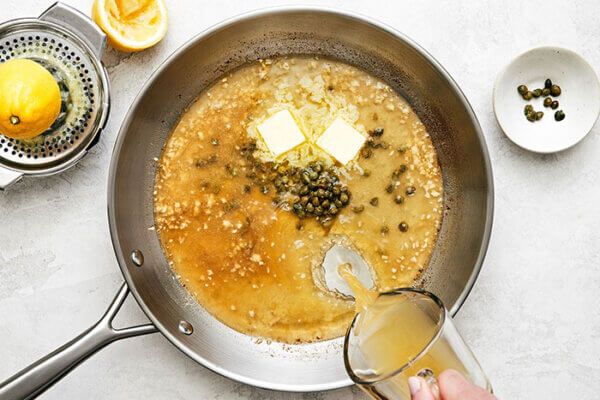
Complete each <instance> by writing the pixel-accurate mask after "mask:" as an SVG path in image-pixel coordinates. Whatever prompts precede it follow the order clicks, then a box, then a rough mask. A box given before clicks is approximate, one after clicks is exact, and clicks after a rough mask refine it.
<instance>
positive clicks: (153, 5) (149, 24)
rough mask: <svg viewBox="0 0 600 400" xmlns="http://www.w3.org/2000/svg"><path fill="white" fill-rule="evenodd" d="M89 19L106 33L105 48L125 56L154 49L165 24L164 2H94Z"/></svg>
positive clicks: (166, 16)
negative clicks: (122, 52) (129, 53)
mask: <svg viewBox="0 0 600 400" xmlns="http://www.w3.org/2000/svg"><path fill="white" fill-rule="evenodd" d="M92 19H93V20H94V22H96V24H98V26H99V27H100V28H101V29H102V30H103V31H104V32H105V33H106V35H107V36H108V41H109V44H110V45H111V46H112V47H113V48H115V49H117V50H120V51H125V52H133V51H140V50H144V49H147V48H148V47H151V46H154V45H155V44H156V43H158V42H160V40H161V39H162V38H163V37H164V36H165V33H166V32H167V26H168V24H169V21H168V15H167V6H166V5H165V1H164V0H95V1H94V5H93V6H92Z"/></svg>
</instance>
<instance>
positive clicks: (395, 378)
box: [338, 264, 468, 399]
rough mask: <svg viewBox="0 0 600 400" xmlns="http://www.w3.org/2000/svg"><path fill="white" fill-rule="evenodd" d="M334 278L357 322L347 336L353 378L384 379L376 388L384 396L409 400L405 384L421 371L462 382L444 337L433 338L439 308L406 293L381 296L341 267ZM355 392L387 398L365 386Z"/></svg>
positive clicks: (455, 357)
mask: <svg viewBox="0 0 600 400" xmlns="http://www.w3.org/2000/svg"><path fill="white" fill-rule="evenodd" d="M338 273H339V274H340V276H341V277H342V278H343V279H344V280H345V281H346V282H347V283H348V285H349V286H350V288H351V289H352V291H353V292H354V295H355V301H356V312H357V313H358V316H357V319H356V323H355V325H354V329H353V330H352V331H351V333H350V335H351V336H352V337H350V338H349V339H350V340H349V343H350V344H351V348H349V350H348V352H349V356H348V359H349V360H350V361H351V367H352V371H353V373H354V374H355V375H356V376H357V377H359V378H360V379H361V380H364V381H373V380H377V381H379V380H380V379H383V381H382V382H380V383H378V384H377V386H378V388H379V389H378V390H380V388H381V385H382V384H383V385H385V386H386V387H387V390H386V392H388V393H390V392H391V393H398V394H399V395H400V396H399V397H398V398H401V399H403V398H407V399H409V398H410V392H409V388H408V383H407V382H408V378H409V377H411V376H415V375H417V374H419V372H421V371H424V370H431V371H432V372H433V374H434V375H435V376H437V375H438V374H440V373H441V372H442V371H443V370H445V369H449V368H451V369H454V370H457V371H458V372H460V373H461V374H463V375H465V376H467V371H468V368H467V367H466V366H465V365H464V364H463V362H462V361H461V359H460V358H459V356H458V355H457V354H456V353H455V351H454V350H453V346H452V343H450V341H449V340H448V339H447V336H446V335H443V334H442V335H439V336H438V332H440V329H441V328H442V327H441V324H443V319H441V320H440V318H439V308H438V309H434V308H432V307H430V306H428V304H427V303H426V299H419V298H418V297H409V296H410V294H407V293H399V294H392V295H382V296H380V295H379V293H378V292H377V291H375V290H369V289H367V288H366V287H365V286H364V285H363V284H362V283H361V282H360V280H358V278H356V276H354V274H353V273H352V269H351V267H350V265H349V264H343V265H340V266H339V267H338ZM449 337H451V336H449ZM421 373H423V372H421ZM433 381H435V380H434V379H433ZM360 386H361V388H362V389H363V390H365V391H367V392H368V393H370V394H371V395H373V397H375V398H386V397H380V396H378V395H376V394H374V393H372V392H371V390H372V388H371V387H370V386H365V385H360ZM402 396H405V397H402ZM392 398H393V397H392Z"/></svg>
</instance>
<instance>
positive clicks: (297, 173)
mask: <svg viewBox="0 0 600 400" xmlns="http://www.w3.org/2000/svg"><path fill="white" fill-rule="evenodd" d="M240 150H241V152H242V155H243V156H244V157H245V158H246V159H247V160H248V161H250V162H251V164H250V170H249V171H248V172H247V173H246V177H247V178H250V179H252V180H253V182H254V183H255V184H256V185H257V186H259V188H260V191H261V193H263V194H268V193H269V192H270V190H271V187H272V186H274V187H275V191H276V192H277V196H276V197H274V198H273V203H274V204H276V205H277V206H284V207H289V208H290V209H291V210H292V211H293V212H294V213H295V214H296V215H297V216H298V218H300V219H301V220H302V219H305V218H309V217H313V218H316V219H317V221H319V222H320V223H321V225H322V226H323V227H325V228H329V227H330V226H331V225H332V224H333V222H334V218H335V216H336V215H337V214H338V213H339V212H340V210H341V209H342V208H344V207H346V206H347V205H348V203H349V202H350V191H349V190H348V187H347V186H346V185H343V184H342V183H341V182H340V179H339V177H338V175H337V174H336V173H335V171H334V170H333V168H327V167H325V164H324V163H323V162H322V161H315V162H311V163H309V164H308V166H307V167H306V168H301V167H296V166H292V165H289V162H287V161H283V162H281V163H276V162H267V163H264V162H261V161H259V160H257V159H255V158H254V155H253V153H254V151H255V150H256V143H253V142H251V143H249V144H247V145H244V146H242V147H241V148H240ZM229 170H230V169H228V171H229ZM271 185H272V186H271ZM251 190H252V188H251V187H249V186H248V187H247V188H246V187H245V188H244V192H246V193H249V192H251ZM287 194H289V195H287ZM302 226H303V223H302V222H301V221H299V222H298V224H297V225H296V227H297V228H298V229H302Z"/></svg>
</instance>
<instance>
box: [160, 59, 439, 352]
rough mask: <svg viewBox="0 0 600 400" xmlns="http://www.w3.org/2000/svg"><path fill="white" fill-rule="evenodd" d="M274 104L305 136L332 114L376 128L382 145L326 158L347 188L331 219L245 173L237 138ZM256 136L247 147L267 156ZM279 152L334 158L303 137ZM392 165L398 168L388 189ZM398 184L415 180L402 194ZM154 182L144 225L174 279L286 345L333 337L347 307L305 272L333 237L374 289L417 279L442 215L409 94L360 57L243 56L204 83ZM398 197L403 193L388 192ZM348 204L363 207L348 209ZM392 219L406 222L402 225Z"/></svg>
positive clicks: (218, 313)
mask: <svg viewBox="0 0 600 400" xmlns="http://www.w3.org/2000/svg"><path fill="white" fill-rule="evenodd" d="M282 107H283V108H290V109H293V110H295V111H294V113H295V116H296V117H297V119H298V121H299V124H300V125H301V128H302V130H303V132H304V133H305V135H306V136H307V137H309V139H314V138H315V137H316V136H318V134H320V133H321V132H323V130H324V129H325V128H326V127H327V126H328V124H330V123H331V122H332V121H333V120H334V119H335V118H336V116H337V115H343V116H344V118H345V119H346V120H348V121H350V122H353V123H354V125H355V126H356V127H357V129H358V130H359V131H361V132H366V131H367V130H372V129H374V128H376V127H382V128H384V134H383V136H382V139H383V140H384V141H385V146H382V147H379V148H374V149H372V151H371V155H370V156H369V157H368V158H365V157H364V156H361V157H360V158H358V159H357V160H356V161H354V162H351V163H350V164H349V165H347V166H346V167H342V166H340V165H337V166H335V167H334V168H335V169H336V170H337V171H338V172H339V176H340V179H341V181H342V182H343V183H344V184H346V185H347V186H348V188H349V190H350V192H351V200H350V204H349V205H348V206H347V207H345V208H343V209H342V210H341V211H340V213H339V214H338V215H337V218H336V219H335V222H334V223H333V225H332V226H331V228H330V230H327V229H324V228H323V227H322V226H321V225H320V224H319V223H318V222H317V221H316V220H314V219H305V220H303V221H302V223H303V225H302V226H301V227H299V226H297V225H298V221H299V220H298V217H297V216H296V215H295V214H294V213H293V212H290V211H289V209H288V208H287V207H285V206H276V205H275V204H274V202H273V199H274V197H275V194H276V193H275V191H274V188H273V187H271V188H270V190H269V192H268V193H263V192H262V190H261V188H260V187H258V186H257V185H255V184H254V183H253V181H252V179H251V178H250V177H248V176H247V175H248V173H249V171H250V164H251V163H252V161H250V160H249V159H247V158H244V156H243V155H242V153H241V152H240V148H241V147H242V146H243V145H244V144H245V143H248V141H249V140H250V139H251V138H253V137H254V138H255V135H256V132H255V128H254V127H255V125H256V123H257V122H260V121H261V120H262V119H264V118H265V117H266V116H268V115H270V114H272V112H273V110H276V109H281V108H282ZM255 139H256V138H255ZM257 145H258V149H257V151H256V154H257V155H258V156H259V157H260V158H261V159H263V160H264V161H268V159H269V154H268V152H267V151H265V149H264V147H261V146H263V145H262V144H261V142H260V141H258V142H257ZM398 149H400V151H398ZM282 158H284V159H287V160H288V161H289V162H290V163H292V164H296V165H302V163H305V162H306V161H307V160H309V159H310V158H313V159H319V160H323V161H324V162H325V163H326V164H327V165H329V166H331V165H334V163H333V160H332V159H331V158H329V157H328V156H327V155H326V154H324V153H323V152H320V151H319V150H318V149H315V148H314V147H311V145H309V144H305V145H301V146H300V148H298V149H294V150H292V151H290V152H289V153H286V154H284V155H283V156H282ZM232 165H234V166H235V167H231V166H232ZM401 165H405V166H406V171H405V172H404V173H403V174H402V176H401V177H400V178H399V179H400V182H399V183H398V184H397V185H396V186H394V187H393V188H392V192H393V193H388V192H387V191H386V187H387V186H388V185H389V183H390V177H391V176H392V174H393V171H394V170H396V169H398V168H399V166H401ZM232 170H235V171H232ZM409 186H412V187H414V188H415V189H416V191H415V193H414V194H412V195H410V196H409V195H406V193H405V191H406V188H408V187H409ZM248 187H249V192H248ZM155 189H156V194H155V204H154V206H155V222H156V228H157V231H158V234H159V237H160V240H161V243H162V245H163V248H164V251H165V253H166V254H167V257H168V259H169V261H170V264H171V267H172V268H173V270H174V271H175V272H176V274H177V275H178V276H179V277H180V280H181V282H182V284H184V285H185V286H186V287H187V289H188V290H189V291H190V292H191V293H192V295H193V296H194V297H195V298H196V299H197V301H198V302H199V303H200V304H201V305H202V306H203V307H205V308H206V309H207V310H208V311H209V312H210V313H212V314H213V315H214V316H215V317H217V318H218V319H219V320H220V321H222V322H224V323H225V324H227V325H229V326H230V327H232V328H234V329H236V330H238V331H240V332H243V333H247V334H250V335H256V336H262V337H267V338H272V339H275V340H280V341H284V342H288V343H294V342H307V341H316V340H324V339H328V338H333V337H337V336H341V335H342V334H343V333H344V331H345V329H346V328H347V326H348V324H349V323H350V321H351V319H352V318H353V316H354V313H355V311H354V304H353V302H352V301H350V300H346V299H342V298H339V297H336V296H335V295H333V294H331V293H326V292H323V291H321V290H319V289H318V288H317V286H316V285H315V283H314V281H313V271H314V269H315V268H317V267H318V266H320V264H321V262H322V259H323V256H324V253H325V251H326V250H327V249H328V248H329V246H330V245H331V243H332V242H333V241H335V240H338V239H339V238H346V239H347V240H349V241H350V242H352V244H353V246H354V247H355V248H356V249H358V250H359V252H360V253H361V255H362V257H363V258H364V259H365V261H366V262H367V264H368V265H370V266H371V267H372V268H373V269H374V271H375V272H376V275H377V279H376V282H375V283H376V285H377V288H378V290H380V291H384V290H385V291H387V290H390V289H392V288H395V287H400V286H410V285H411V284H412V283H413V281H414V280H415V279H417V278H418V276H419V274H420V273H421V271H422V270H423V268H425V267H426V266H427V263H428V261H429V258H430V256H431V253H432V251H433V247H434V243H435V239H436V235H437V230H438V227H439V225H440V220H441V206H442V180H441V173H440V169H439V165H438V162H437V157H436V153H435V149H434V147H433V145H432V143H431V140H430V138H429V135H428V134H427V132H426V130H425V128H424V126H423V125H422V123H421V122H420V120H419V118H418V117H417V115H416V114H415V113H414V112H413V110H412V109H411V108H410V106H409V105H408V104H407V102H406V101H405V100H404V99H403V98H402V97H401V96H399V95H398V94H396V93H395V92H394V91H393V90H392V89H391V88H390V87H389V86H387V85H386V84H384V83H383V82H382V81H380V80H378V79H376V78H374V77H372V76H371V75H369V74H367V73H366V72H364V71H362V70H360V69H358V68H355V67H352V66H350V65H347V64H344V63H341V62H337V61H332V60H321V59H314V58H303V57H292V58H280V59H274V60H263V61H261V62H255V63H252V64H248V65H246V66H244V67H242V68H240V69H238V70H236V71H235V72H233V73H231V74H229V75H227V76H226V77H224V78H223V79H222V80H220V81H219V82H217V83H215V84H214V85H213V86H212V87H210V88H209V89H207V90H206V91H204V92H203V93H202V94H201V95H200V97H199V98H198V100H197V101H196V102H195V103H194V104H192V106H191V107H190V108H189V109H188V110H187V111H186V112H185V113H184V114H183V116H182V117H181V120H180V121H179V123H178V124H177V126H176V127H175V129H174V130H173V133H172V134H171V137H170V138H169V140H168V141H167V144H166V146H165V149H164V151H163V154H162V156H161V159H160V161H159V169H158V173H157V177H156V187H155ZM398 195H402V196H403V200H404V201H403V202H402V203H401V204H397V203H396V202H395V201H394V198H395V197H396V196H398ZM375 197H377V205H372V204H371V200H372V199H373V198H375ZM357 207H358V208H360V207H363V208H364V210H363V211H362V212H359V213H357V212H355V211H353V209H356V208H357ZM400 222H405V223H406V224H407V225H408V230H407V231H406V232H402V231H401V230H400V229H399V228H398V225H399V223H400Z"/></svg>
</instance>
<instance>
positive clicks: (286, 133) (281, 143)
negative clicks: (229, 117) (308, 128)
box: [256, 110, 306, 157]
mask: <svg viewBox="0 0 600 400" xmlns="http://www.w3.org/2000/svg"><path fill="white" fill-rule="evenodd" d="M256 129H258V132H259V133H260V135H261V136H262V138H263V140H264V141H265V144H266V145H267V147H268V148H269V151H270V152H271V153H273V155H274V156H275V157H279V156H280V155H281V154H283V153H285V152H286V151H288V150H291V149H293V148H294V147H296V146H298V145H299V144H301V143H304V141H305V140H306V138H305V137H304V135H303V134H302V131H300V128H298V125H297V124H296V121H294V117H292V113H290V112H289V110H283V111H278V112H276V113H275V114H273V115H271V116H270V117H269V118H267V119H266V120H264V121H263V122H262V123H261V124H260V125H258V126H257V127H256Z"/></svg>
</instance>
